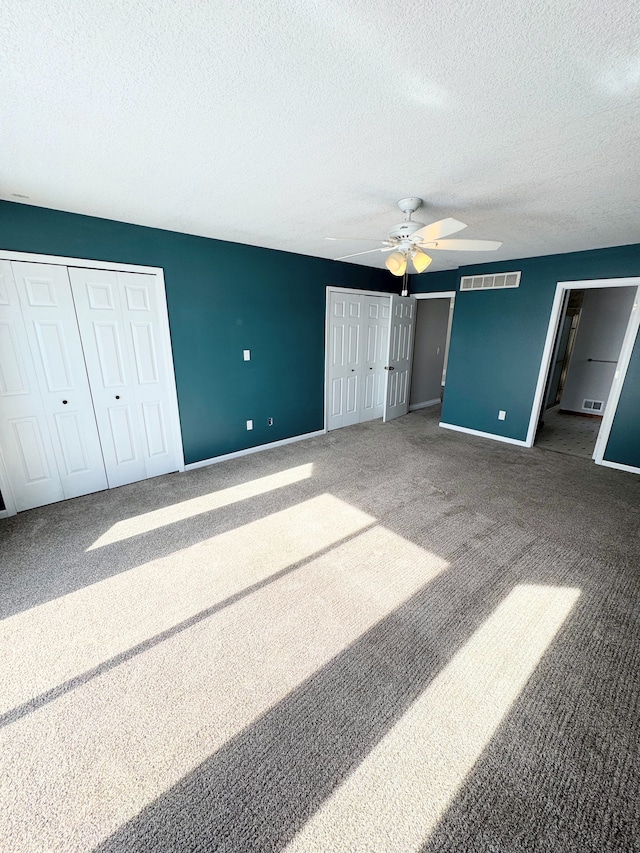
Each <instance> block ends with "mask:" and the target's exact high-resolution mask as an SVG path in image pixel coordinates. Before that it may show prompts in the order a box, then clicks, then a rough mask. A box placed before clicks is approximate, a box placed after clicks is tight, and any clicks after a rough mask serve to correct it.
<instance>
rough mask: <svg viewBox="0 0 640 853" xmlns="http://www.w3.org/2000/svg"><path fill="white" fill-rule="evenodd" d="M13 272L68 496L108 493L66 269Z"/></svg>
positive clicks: (33, 267) (22, 267)
mask: <svg viewBox="0 0 640 853" xmlns="http://www.w3.org/2000/svg"><path fill="white" fill-rule="evenodd" d="M12 267H13V274H14V278H15V283H16V287H17V290H18V295H19V298H20V302H21V305H22V313H23V317H24V321H25V327H26V332H27V338H28V340H29V346H30V349H31V354H32V357H33V362H34V367H35V370H36V375H37V377H38V383H39V386H40V393H41V396H42V402H43V405H44V411H45V414H46V417H47V423H48V426H49V434H50V438H51V442H52V445H53V450H54V453H55V456H56V459H57V463H58V472H59V475H60V481H61V483H62V489H63V492H64V497H65V498H75V497H77V496H78V495H86V494H89V493H90V492H97V491H100V490H101V489H106V488H107V477H106V474H105V468H104V461H103V458H102V451H101V449H100V439H99V437H98V428H97V426H96V419H95V415H94V411H93V402H92V400H91V392H90V390H89V382H88V380H87V371H86V368H85V363H84V357H83V354H82V345H81V343H80V335H79V333H78V323H77V320H76V314H75V310H74V307H73V300H72V297H71V285H70V284H69V275H68V272H67V268H66V267H63V266H54V265H49V264H33V263H22V262H21V263H13V264H12Z"/></svg>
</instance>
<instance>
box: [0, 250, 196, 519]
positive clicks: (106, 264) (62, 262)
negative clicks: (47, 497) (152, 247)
mask: <svg viewBox="0 0 640 853" xmlns="http://www.w3.org/2000/svg"><path fill="white" fill-rule="evenodd" d="M0 260H5V261H21V262H29V263H35V264H48V265H54V266H66V267H80V268H83V269H96V270H110V271H114V272H123V273H145V274H147V275H152V276H154V277H155V279H156V282H157V287H158V292H159V296H160V300H159V302H160V307H161V310H160V323H161V332H162V334H161V336H160V339H159V342H160V346H161V347H162V348H163V350H164V352H163V355H164V357H165V359H166V364H167V371H168V375H169V380H170V381H169V388H168V392H169V396H170V400H171V411H170V416H171V418H172V419H173V427H174V429H173V435H174V436H175V453H176V456H175V458H176V459H177V461H178V469H177V470H178V471H184V470H185V464H184V450H183V445H182V431H181V427H180V417H179V411H178V395H177V390H176V380H175V372H174V364H173V352H172V347H171V337H170V331H169V316H168V309H167V296H166V288H165V281H164V271H163V270H162V268H161V267H148V266H141V265H138V264H124V263H114V262H112V261H95V260H87V259H85V258H68V257H62V256H59V255H42V254H36V253H33V252H13V251H8V250H4V249H0ZM0 492H1V493H2V498H3V500H4V504H5V510H4V511H2V512H0V518H3V517H8V516H12V515H16V513H17V507H16V503H15V501H14V498H13V495H12V491H11V486H10V483H9V477H8V474H7V469H6V465H5V461H4V458H3V456H2V450H1V448H0Z"/></svg>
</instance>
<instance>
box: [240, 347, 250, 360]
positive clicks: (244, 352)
mask: <svg viewBox="0 0 640 853" xmlns="http://www.w3.org/2000/svg"><path fill="white" fill-rule="evenodd" d="M242 355H243V358H244V360H245V361H251V350H250V349H245V350H242Z"/></svg>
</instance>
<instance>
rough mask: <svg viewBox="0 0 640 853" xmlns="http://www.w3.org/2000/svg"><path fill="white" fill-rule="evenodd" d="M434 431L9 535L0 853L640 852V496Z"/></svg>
mask: <svg viewBox="0 0 640 853" xmlns="http://www.w3.org/2000/svg"><path fill="white" fill-rule="evenodd" d="M438 414H439V412H438V411H436V410H434V409H424V410H421V411H416V412H413V413H411V414H409V415H407V416H405V417H403V418H400V419H399V420H397V421H394V422H393V423H391V424H387V425H383V424H382V423H380V422H370V423H367V424H361V425H358V426H354V427H349V428H347V429H343V430H337V431H335V432H332V433H329V434H328V435H325V436H321V437H318V438H314V439H311V440H308V441H303V442H299V443H297V444H292V445H289V446H285V447H281V448H277V449H274V450H270V451H265V452H263V453H258V454H255V455H252V456H247V457H243V458H241V459H237V460H233V461H229V462H225V463H221V464H219V465H214V466H211V467H209V468H202V469H199V470H196V471H193V472H189V473H187V474H175V475H169V476H166V477H160V478H156V479H154V480H148V481H145V482H142V483H138V484H134V485H131V486H125V487H122V488H119V489H114V490H112V491H109V492H103V493H100V494H96V495H89V496H86V497H83V498H77V499H75V500H72V501H68V502H64V503H61V504H57V505H52V506H48V507H43V508H41V509H37V510H32V511H30V512H27V513H23V514H21V515H19V516H18V517H16V518H13V519H10V520H8V521H6V522H0V611H1V612H0V617H1V621H0V644H1V646H0V667H1V669H2V671H1V672H0V699H1V700H2V705H1V707H0V764H1V766H0V805H1V808H0V849H1V850H2V851H7V853H14V851H20V853H23V851H28V853H32V851H65V853H68V851H92V850H93V851H100V853H116V851H118V853H119V852H120V851H123V853H124V851H134V853H138V851H140V853H142V851H202V853H205V851H206V853H209V851H229V853H231V851H284V850H287V851H291V852H292V853H293V851H296V852H297V851H318V852H319V853H320V851H322V853H333V851H341V853H346V851H379V853H389V851H393V852H394V853H395V851H416V852H417V851H422V853H432V851H447V853H454V851H455V853H460V852H461V851H472V853H475V851H478V853H480V851H483V853H485V851H490V853H516V851H527V852H528V853H529V851H541V853H542V851H545V853H549V851H563V853H567V852H568V851H576V853H578V851H579V853H607V851H620V853H622V851H625V853H628V851H640V810H639V809H638V802H640V773H639V771H640V756H639V744H640V737H639V736H638V720H639V719H640V679H639V674H640V606H639V597H638V593H639V591H640V571H639V566H640V535H639V534H640V478H639V477H636V476H634V475H632V474H628V473H625V472H621V471H615V470H611V469H606V468H601V467H597V466H595V465H593V463H592V462H590V461H589V460H586V459H580V458H577V457H573V456H563V455H560V454H557V453H549V452H547V451H544V450H542V449H539V448H535V447H534V448H532V449H531V450H525V449H521V448H517V447H514V446H510V445H505V444H499V443H496V442H491V441H488V440H484V439H480V438H474V437H471V436H465V435H462V434H458V433H452V432H449V431H445V430H441V429H439V428H438V426H437V421H438Z"/></svg>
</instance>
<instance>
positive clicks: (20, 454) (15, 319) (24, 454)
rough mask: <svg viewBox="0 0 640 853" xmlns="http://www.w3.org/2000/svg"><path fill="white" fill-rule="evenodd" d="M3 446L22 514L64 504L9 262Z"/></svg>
mask: <svg viewBox="0 0 640 853" xmlns="http://www.w3.org/2000/svg"><path fill="white" fill-rule="evenodd" d="M0 444H1V445H2V449H3V456H4V461H5V465H6V467H7V473H8V476H9V480H10V482H11V490H12V492H13V496H14V499H15V503H16V508H17V509H18V510H25V509H31V508H33V507H36V506H43V505H44V504H48V503H53V502H54V501H59V500H62V499H63V498H64V496H65V495H64V491H63V488H62V483H61V481H60V475H59V472H58V467H57V463H56V458H55V454H54V449H53V445H52V443H51V438H50V435H49V427H48V425H47V419H46V415H45V411H44V406H43V403H42V397H41V394H40V388H39V386H38V380H37V376H36V370H35V366H34V361H33V358H32V356H31V351H30V347H29V340H28V338H27V332H26V328H25V323H24V318H23V316H22V309H21V306H20V300H19V298H18V291H17V289H16V286H15V282H14V278H13V273H12V270H11V264H10V263H9V261H0Z"/></svg>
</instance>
